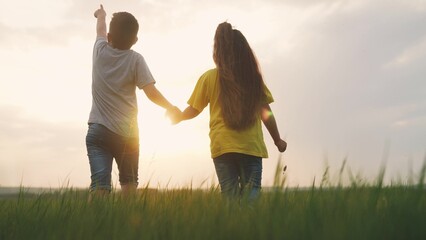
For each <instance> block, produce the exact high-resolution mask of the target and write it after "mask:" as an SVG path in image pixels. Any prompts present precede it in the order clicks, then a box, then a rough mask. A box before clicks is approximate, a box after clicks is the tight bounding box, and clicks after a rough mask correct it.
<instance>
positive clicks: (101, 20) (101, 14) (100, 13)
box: [94, 4, 107, 38]
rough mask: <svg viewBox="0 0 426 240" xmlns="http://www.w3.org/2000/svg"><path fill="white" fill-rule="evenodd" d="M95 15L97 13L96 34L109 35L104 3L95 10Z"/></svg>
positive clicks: (100, 35)
mask: <svg viewBox="0 0 426 240" xmlns="http://www.w3.org/2000/svg"><path fill="white" fill-rule="evenodd" d="M94 15H95V18H97V22H96V36H97V37H104V38H106V37H107V29H106V22H105V17H106V12H105V10H104V6H102V4H101V6H100V8H99V9H98V10H96V11H95V13H94Z"/></svg>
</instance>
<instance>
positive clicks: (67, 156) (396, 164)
mask: <svg viewBox="0 0 426 240" xmlns="http://www.w3.org/2000/svg"><path fill="white" fill-rule="evenodd" d="M100 3H102V4H103V5H104V8H105V10H106V11H107V14H108V15H107V21H108V22H109V20H110V18H111V15H112V13H114V12H118V11H128V12H131V13H132V14H134V15H135V17H136V18H137V19H138V21H139V24H140V31H139V35H138V36H139V41H138V42H137V44H136V45H135V46H134V47H133V50H135V51H137V52H139V53H141V54H142V55H143V56H144V58H145V60H146V62H147V64H148V66H149V68H150V70H151V72H152V74H153V76H154V78H155V79H156V81H157V83H156V86H157V88H158V89H159V90H160V91H161V92H162V93H163V94H164V95H165V96H166V97H167V98H168V99H169V100H170V101H171V102H172V103H173V104H175V105H176V106H178V107H180V108H181V109H184V108H185V107H186V106H187V105H186V101H187V99H188V98H189V96H190V94H191V92H192V90H193V88H194V86H195V83H196V81H197V80H198V78H199V76H200V75H201V74H203V73H204V72H205V71H206V70H208V69H210V68H214V62H213V60H212V46H213V36H214V31H215V29H216V27H217V25H218V24H219V23H221V22H224V21H228V22H230V23H231V24H232V25H233V26H234V27H235V28H237V29H239V30H240V31H241V32H242V33H243V34H244V35H245V36H246V38H247V39H248V41H249V43H250V45H251V47H252V49H253V50H254V52H255V54H256V56H257V58H258V60H259V63H260V66H261V69H262V74H263V76H264V80H265V83H266V84H267V86H268V87H269V88H270V90H271V92H272V94H273V96H274V99H275V102H274V103H273V104H271V108H272V110H273V112H274V115H275V117H276V119H277V123H278V128H279V131H280V133H281V135H282V137H283V138H284V139H285V140H286V141H287V143H288V149H287V151H286V152H285V153H283V154H279V152H278V151H277V149H276V148H275V146H274V144H273V141H272V139H271V137H270V135H269V134H268V132H267V131H266V129H265V128H264V129H263V130H264V139H265V143H266V144H267V148H268V152H269V158H267V159H264V161H263V181H262V183H263V185H264V186H270V185H271V184H272V183H273V179H274V174H275V169H276V165H277V162H278V161H279V159H281V160H282V161H283V163H284V164H285V165H287V171H286V173H285V174H286V178H287V182H286V184H287V185H288V186H293V187H297V186H300V187H302V186H310V185H312V184H313V183H314V181H315V184H318V182H320V181H321V178H322V176H323V173H324V172H325V169H327V168H329V172H330V179H332V180H336V179H337V178H338V175H339V169H340V167H341V166H342V164H343V163H344V162H345V163H346V169H345V171H344V179H346V181H350V179H351V178H350V176H353V177H355V178H362V179H367V180H369V181H374V180H375V179H376V178H377V176H378V174H379V172H380V169H382V168H385V169H386V174H385V179H386V181H387V182H388V183H392V182H403V183H409V182H410V181H415V179H416V177H417V176H418V175H419V171H420V169H421V167H422V165H423V163H424V162H425V161H426V80H425V79H426V78H425V77H426V67H425V63H426V0H410V1H406V0H374V1H371V0H356V1H355V0H352V1H349V0H347V1H344V0H316V1H308V0H302V1H301V0H250V1H246V0H233V1H225V0H218V1H207V0H163V1H154V0H145V1H136V0H129V1H112V0H104V1H103V2H97V1H83V0H55V1H53V0H39V1H28V0H27V1H10V0H0V5H1V6H2V8H0V32H1V34H0V56H1V58H0V76H1V77H0V116H1V117H0V186H3V187H4V186H20V185H23V186H28V187H51V188H56V187H78V188H80V187H81V188H85V187H87V186H88V185H89V184H90V170H89V164H88V158H87V155H86V154H87V153H86V147H85V135H86V132H87V119H88V116H89V112H90V107H91V54H92V48H93V44H94V40H95V37H96V32H95V24H96V19H95V18H94V17H93V13H94V11H95V10H96V9H97V8H98V6H99V4H100ZM137 91H138V102H139V124H140V142H141V143H140V164H139V167H140V169H139V175H140V176H139V177H140V180H139V184H140V185H139V186H141V187H144V186H150V187H160V188H174V187H188V186H192V187H208V186H211V185H213V184H217V178H216V175H215V170H214V165H213V161H212V160H211V158H210V149H209V143H210V140H209V137H208V132H209V129H208V121H209V116H208V111H207V110H204V112H202V113H201V115H200V116H199V117H197V118H196V119H193V120H191V121H187V122H183V123H181V124H179V125H176V126H172V125H171V124H170V123H169V122H168V120H167V119H166V118H165V117H164V111H163V110H162V109H161V108H159V107H157V106H156V105H154V104H153V103H151V102H150V101H149V100H148V99H147V98H146V96H145V95H144V93H143V91H140V90H137ZM117 176H118V171H117V168H116V167H115V166H114V170H113V184H114V186H116V187H118V186H119V184H118V180H117V178H118V177H117Z"/></svg>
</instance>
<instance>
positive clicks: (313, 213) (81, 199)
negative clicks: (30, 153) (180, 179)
mask: <svg viewBox="0 0 426 240" xmlns="http://www.w3.org/2000/svg"><path fill="white" fill-rule="evenodd" d="M278 167H279V168H281V167H282V166H280V165H279V166H278ZM277 172H278V174H279V171H277ZM425 172H426V167H423V169H422V170H421V172H420V174H419V179H418V183H417V184H413V185H404V184H393V185H391V186H384V185H383V175H384V170H383V171H381V172H380V174H379V176H378V179H377V181H376V182H374V183H371V184H368V183H365V182H362V183H360V182H356V181H355V180H354V181H353V182H352V183H351V184H350V185H349V186H342V184H340V183H337V184H335V185H332V184H330V183H328V182H327V179H328V170H327V171H326V172H325V173H324V176H323V180H322V181H321V186H319V187H315V186H314V185H313V186H312V187H311V188H304V189H302V188H300V189H298V188H285V187H283V186H284V183H285V179H284V178H283V177H282V176H277V178H276V184H277V185H276V186H275V188H274V189H272V190H269V191H264V192H263V193H262V196H261V198H260V199H259V201H257V202H256V203H254V205H246V204H244V203H242V204H239V203H237V202H225V201H224V200H222V198H221V196H220V193H219V191H218V189H217V187H212V188H210V189H205V190H202V189H191V188H181V189H166V190H155V189H154V190H153V189H149V188H148V187H146V188H144V189H140V190H139V191H138V193H137V194H136V195H135V196H133V197H131V198H127V199H125V198H122V197H121V195H120V193H119V192H113V193H112V194H111V195H110V196H109V197H106V198H102V199H95V200H94V201H92V202H90V203H89V202H88V201H87V197H88V193H87V191H86V190H78V189H72V188H67V189H62V190H58V191H56V192H47V193H43V194H27V193H25V191H21V193H20V194H19V196H16V197H14V198H4V199H0V239H2V240H3V239H426V227H425V226H426V190H425V185H424V180H425Z"/></svg>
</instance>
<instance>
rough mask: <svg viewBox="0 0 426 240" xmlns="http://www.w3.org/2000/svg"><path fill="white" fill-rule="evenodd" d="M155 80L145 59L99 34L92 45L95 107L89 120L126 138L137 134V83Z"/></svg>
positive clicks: (142, 84) (139, 84)
mask: <svg viewBox="0 0 426 240" xmlns="http://www.w3.org/2000/svg"><path fill="white" fill-rule="evenodd" d="M151 83H155V80H154V77H153V76H152V74H151V72H150V70H149V68H148V66H147V64H146V62H145V59H144V58H143V57H142V55H141V54H139V53H137V52H135V51H133V50H119V49H114V48H112V47H111V46H110V45H109V44H108V42H107V40H106V39H105V38H104V37H97V39H96V42H95V45H94V48H93V69H92V110H91V111H90V116H89V121H88V123H89V124H90V123H99V124H102V125H104V126H105V127H107V128H108V129H109V130H111V131H113V132H115V133H117V134H119V135H122V136H126V137H137V136H138V132H139V130H138V122H137V115H138V106H137V100H136V86H137V87H138V88H139V89H142V88H143V87H144V86H146V85H148V84H151Z"/></svg>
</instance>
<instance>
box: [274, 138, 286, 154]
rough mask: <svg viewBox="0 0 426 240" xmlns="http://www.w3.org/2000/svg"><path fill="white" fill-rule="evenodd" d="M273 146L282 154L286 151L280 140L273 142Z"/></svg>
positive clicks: (283, 143)
mask: <svg viewBox="0 0 426 240" xmlns="http://www.w3.org/2000/svg"><path fill="white" fill-rule="evenodd" d="M275 146H277V148H278V151H280V152H284V151H285V150H286V149H287V143H286V142H285V141H284V140H282V139H280V140H278V141H277V142H275Z"/></svg>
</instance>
